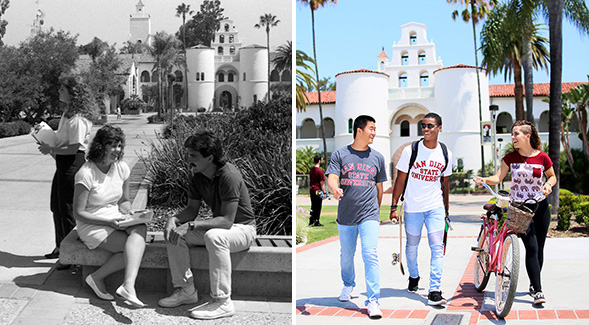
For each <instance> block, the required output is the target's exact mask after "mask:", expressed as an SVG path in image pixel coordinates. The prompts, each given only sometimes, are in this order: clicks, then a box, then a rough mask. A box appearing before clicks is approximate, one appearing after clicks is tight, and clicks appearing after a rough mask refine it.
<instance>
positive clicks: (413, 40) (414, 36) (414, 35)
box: [409, 32, 417, 45]
mask: <svg viewBox="0 0 589 325" xmlns="http://www.w3.org/2000/svg"><path fill="white" fill-rule="evenodd" d="M409 44H411V45H415V44H417V33H415V32H411V33H410V34H409Z"/></svg>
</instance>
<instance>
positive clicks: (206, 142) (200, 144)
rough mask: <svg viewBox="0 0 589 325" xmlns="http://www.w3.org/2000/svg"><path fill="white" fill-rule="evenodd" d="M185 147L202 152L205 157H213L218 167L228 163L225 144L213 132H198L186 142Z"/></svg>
mask: <svg viewBox="0 0 589 325" xmlns="http://www.w3.org/2000/svg"><path fill="white" fill-rule="evenodd" d="M184 147H186V148H190V149H193V150H196V151H198V152H200V154H201V155H202V156H203V157H208V156H210V155H213V162H214V163H215V164H216V165H217V166H223V165H224V164H225V163H226V162H227V161H226V159H225V156H224V155H223V144H222V143H221V140H220V139H219V138H218V137H217V136H216V135H215V133H213V131H209V130H202V131H196V132H195V133H194V134H193V135H191V136H189V137H188V138H187V139H186V141H184Z"/></svg>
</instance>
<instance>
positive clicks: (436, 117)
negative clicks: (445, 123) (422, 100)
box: [423, 112, 442, 125]
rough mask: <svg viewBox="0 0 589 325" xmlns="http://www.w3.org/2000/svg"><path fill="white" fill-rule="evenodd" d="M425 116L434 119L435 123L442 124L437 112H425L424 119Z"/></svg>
mask: <svg viewBox="0 0 589 325" xmlns="http://www.w3.org/2000/svg"><path fill="white" fill-rule="evenodd" d="M426 118H433V119H434V120H436V124H437V125H442V117H441V116H440V115H438V114H437V113H434V112H430V113H427V114H425V116H424V117H423V119H426Z"/></svg>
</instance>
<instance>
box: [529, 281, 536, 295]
mask: <svg viewBox="0 0 589 325" xmlns="http://www.w3.org/2000/svg"><path fill="white" fill-rule="evenodd" d="M535 293H536V290H534V286H533V285H531V284H530V290H529V294H530V296H532V297H533V296H534V294H535Z"/></svg>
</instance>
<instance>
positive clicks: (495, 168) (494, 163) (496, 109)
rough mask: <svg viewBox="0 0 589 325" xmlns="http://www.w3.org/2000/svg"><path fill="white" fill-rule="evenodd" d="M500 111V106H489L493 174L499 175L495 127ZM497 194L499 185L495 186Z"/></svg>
mask: <svg viewBox="0 0 589 325" xmlns="http://www.w3.org/2000/svg"><path fill="white" fill-rule="evenodd" d="M498 110H499V106H498V105H495V104H492V105H489V111H491V134H492V141H493V172H494V173H497V147H496V145H495V136H496V134H497V127H496V126H495V118H496V116H495V114H497V111H498ZM495 192H497V185H495Z"/></svg>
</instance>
